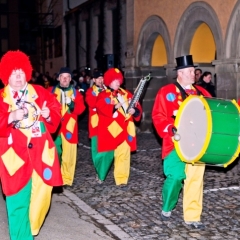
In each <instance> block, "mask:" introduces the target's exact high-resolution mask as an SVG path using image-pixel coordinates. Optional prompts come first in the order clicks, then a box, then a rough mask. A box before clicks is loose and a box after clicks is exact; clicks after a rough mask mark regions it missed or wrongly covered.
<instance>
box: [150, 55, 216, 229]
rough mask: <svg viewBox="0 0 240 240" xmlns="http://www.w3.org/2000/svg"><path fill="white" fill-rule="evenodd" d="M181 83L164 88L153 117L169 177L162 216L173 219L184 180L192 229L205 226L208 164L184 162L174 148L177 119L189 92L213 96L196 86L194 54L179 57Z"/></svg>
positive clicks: (185, 211) (185, 205)
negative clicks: (203, 214) (205, 182)
mask: <svg viewBox="0 0 240 240" xmlns="http://www.w3.org/2000/svg"><path fill="white" fill-rule="evenodd" d="M176 61H177V67H176V69H175V70H177V82H175V83H171V84H168V85H166V86H164V87H162V88H161V89H160V90H159V91H158V93H157V96H156V99H155V102H154V105H153V111H152V119H153V124H154V126H155V128H156V130H157V133H158V134H159V136H160V137H162V138H163V144H162V157H163V158H164V161H163V171H164V174H165V176H166V179H165V181H164V184H163V188H162V199H163V206H162V212H161V218H162V220H163V221H169V220H170V216H171V214H172V210H173V209H174V208H175V206H176V204H177V201H178V197H179V193H180V190H181V188H182V182H183V181H184V191H183V217H184V221H185V223H186V224H187V225H189V226H191V227H192V228H199V229H203V228H205V226H204V224H203V223H202V222H201V221H200V219H201V213H202V200H203V175H204V170H205V165H203V164H202V165H191V164H186V163H184V162H182V161H181V159H180V158H179V157H178V155H177V153H176V150H175V149H174V144H173V138H172V137H173V136H174V133H175V131H176V128H175V126H174V120H175V117H176V114H177V111H178V109H179V107H180V105H181V104H182V102H183V101H184V99H185V98H186V97H187V96H189V95H204V96H207V97H211V95H210V94H209V93H208V92H207V91H206V90H205V89H204V88H202V87H200V86H198V85H197V86H195V85H193V84H194V79H195V74H194V67H195V66H194V65H193V60H192V55H187V56H181V57H178V58H176Z"/></svg>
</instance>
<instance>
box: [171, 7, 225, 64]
mask: <svg viewBox="0 0 240 240" xmlns="http://www.w3.org/2000/svg"><path fill="white" fill-rule="evenodd" d="M203 22H204V23H206V24H207V25H208V26H209V28H210V29H211V31H212V33H213V36H214V40H215V44H216V52H217V58H218V59H221V58H222V57H223V40H222V33H221V28H220V23H219V20H218V17H217V14H216V13H215V11H214V10H213V9H212V7H211V6H210V5H209V4H207V3H204V2H195V3H192V4H191V5H190V6H189V7H188V8H187V9H186V10H185V12H184V13H183V15H182V17H181V19H180V21H179V24H178V27H177V31H176V36H175V41H174V57H178V56H181V55H186V54H189V51H190V45H191V41H192V38H193V35H194V33H195V31H196V29H197V28H198V26H199V25H200V24H201V23H203ZM172 63H174V59H172Z"/></svg>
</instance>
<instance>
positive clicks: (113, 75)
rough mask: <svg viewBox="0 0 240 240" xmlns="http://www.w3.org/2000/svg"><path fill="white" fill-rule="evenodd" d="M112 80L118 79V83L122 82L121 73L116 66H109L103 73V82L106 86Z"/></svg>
mask: <svg viewBox="0 0 240 240" xmlns="http://www.w3.org/2000/svg"><path fill="white" fill-rule="evenodd" d="M114 80H118V81H119V82H120V85H121V84H122V83H123V75H122V73H121V71H120V70H119V69H118V68H110V69H108V70H107V71H106V72H105V73H104V84H105V85H106V86H109V85H110V84H111V82H113V81H114Z"/></svg>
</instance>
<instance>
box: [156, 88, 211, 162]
mask: <svg viewBox="0 0 240 240" xmlns="http://www.w3.org/2000/svg"><path fill="white" fill-rule="evenodd" d="M196 88H197V89H198V90H199V91H200V92H201V93H202V94H203V95H204V96H206V97H211V95H210V93H208V92H207V91H206V90H205V89H204V88H202V87H200V86H197V87H196ZM191 91H192V92H191V95H197V91H196V89H194V88H192V90H191ZM182 102H183V99H182V96H181V93H180V90H179V89H178V88H177V87H176V85H174V84H168V85H166V86H164V87H162V88H161V89H160V90H159V91H158V93H157V96H156V98H155V102H154V106H153V111H152V119H153V124H154V126H155V129H156V131H157V133H158V135H159V136H160V137H161V138H163V144H162V158H163V159H164V158H165V157H166V156H167V155H168V154H169V153H170V152H171V151H172V150H173V149H174V143H173V140H172V137H171V136H170V135H169V134H168V131H167V127H168V126H169V125H171V124H172V125H174V118H173V116H176V113H177V110H178V109H179V107H180V105H181V103H182Z"/></svg>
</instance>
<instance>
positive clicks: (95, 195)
mask: <svg viewBox="0 0 240 240" xmlns="http://www.w3.org/2000/svg"><path fill="white" fill-rule="evenodd" d="M79 136H80V144H79V147H78V163H77V168H76V175H75V181H74V184H73V186H72V187H68V188H67V189H68V190H70V191H72V192H73V193H75V194H76V195H77V196H78V197H79V198H80V199H81V200H83V201H84V202H85V203H87V204H88V205H89V206H91V207H92V208H93V209H95V210H96V211H97V212H98V213H100V214H101V215H102V216H104V217H105V218H106V219H109V220H110V221H112V222H113V223H115V224H116V225H117V226H118V227H120V228H121V229H122V230H123V231H124V232H126V233H127V234H128V235H130V236H131V237H132V238H133V239H137V240H141V239H143V240H144V239H188V240H191V239H240V188H239V183H240V173H239V169H240V163H239V164H238V160H236V161H235V162H234V163H233V164H232V166H231V168H229V169H224V168H221V167H207V168H206V172H205V178H204V209H203V213H202V222H203V223H204V224H205V225H206V229H205V230H197V229H194V230H193V229H191V228H190V227H189V226H187V225H185V224H184V222H183V219H182V193H181V194H180V197H179V202H178V204H177V207H176V208H175V210H174V211H173V214H172V217H171V221H169V222H163V221H161V218H160V212H161V210H160V209H161V205H162V200H161V188H162V184H163V181H164V176H163V173H162V161H161V160H160V152H161V149H160V148H161V147H160V146H161V145H160V141H159V140H158V139H157V138H156V137H155V136H154V134H152V133H138V151H137V152H136V153H134V154H132V157H131V174H130V179H129V184H128V189H127V190H122V189H119V188H118V187H116V186H115V183H114V179H113V169H111V171H110V172H109V175H108V177H107V179H106V181H105V182H104V183H103V184H98V183H97V182H96V180H95V171H94V168H93V165H92V160H91V156H90V141H89V139H88V136H87V120H86V117H85V118H83V119H82V120H81V121H80V130H79Z"/></svg>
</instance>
